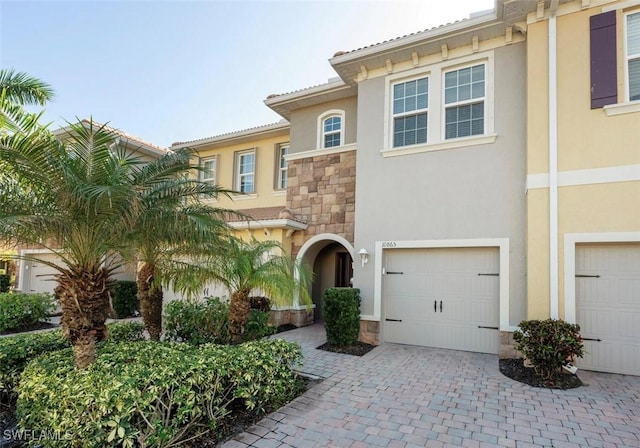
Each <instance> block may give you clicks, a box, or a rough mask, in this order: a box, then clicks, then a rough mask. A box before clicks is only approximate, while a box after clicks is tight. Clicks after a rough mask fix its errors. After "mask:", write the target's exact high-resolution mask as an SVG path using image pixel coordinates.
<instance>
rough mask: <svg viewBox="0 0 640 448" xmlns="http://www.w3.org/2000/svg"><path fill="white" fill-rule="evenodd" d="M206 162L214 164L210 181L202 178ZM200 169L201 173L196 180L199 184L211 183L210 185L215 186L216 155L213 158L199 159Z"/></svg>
mask: <svg viewBox="0 0 640 448" xmlns="http://www.w3.org/2000/svg"><path fill="white" fill-rule="evenodd" d="M207 162H214V165H213V178H211V179H205V177H204V175H205V174H206V172H207V170H206V169H205V164H206V163H207ZM200 169H201V171H200V172H199V176H198V180H200V182H211V183H214V184H215V183H216V181H217V179H218V154H216V155H214V156H207V157H202V158H201V159H200Z"/></svg>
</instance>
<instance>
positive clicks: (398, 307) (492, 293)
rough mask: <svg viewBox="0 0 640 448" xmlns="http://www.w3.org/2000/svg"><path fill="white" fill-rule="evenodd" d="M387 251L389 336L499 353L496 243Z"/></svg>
mask: <svg viewBox="0 0 640 448" xmlns="http://www.w3.org/2000/svg"><path fill="white" fill-rule="evenodd" d="M384 255H385V259H384V264H383V266H384V268H385V273H384V275H383V278H384V280H383V294H384V297H383V300H384V304H385V305H384V306H385V319H384V330H383V331H384V339H385V341H387V342H396V343H402V344H413V345H423V346H429V347H440V348H449V349H457V350H467V351H473V352H482V353H498V350H499V331H498V322H499V289H500V288H499V284H500V279H499V251H498V248H437V249H393V250H386V251H385V252H384Z"/></svg>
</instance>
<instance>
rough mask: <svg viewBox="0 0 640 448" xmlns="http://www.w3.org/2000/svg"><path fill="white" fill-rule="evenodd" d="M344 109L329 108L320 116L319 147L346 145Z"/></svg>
mask: <svg viewBox="0 0 640 448" xmlns="http://www.w3.org/2000/svg"><path fill="white" fill-rule="evenodd" d="M344 115H345V114H344V111H343V110H339V109H333V110H328V111H326V112H325V113H323V114H322V115H320V116H319V117H318V148H334V147H336V146H342V145H344V132H345V118H344Z"/></svg>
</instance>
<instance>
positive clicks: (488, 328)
mask: <svg viewBox="0 0 640 448" xmlns="http://www.w3.org/2000/svg"><path fill="white" fill-rule="evenodd" d="M478 328H485V329H487V330H497V329H498V327H485V326H484V325H478Z"/></svg>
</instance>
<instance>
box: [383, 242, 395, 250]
mask: <svg viewBox="0 0 640 448" xmlns="http://www.w3.org/2000/svg"><path fill="white" fill-rule="evenodd" d="M396 246H397V244H396V242H395V241H383V242H382V248H383V249H384V248H385V247H396Z"/></svg>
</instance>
